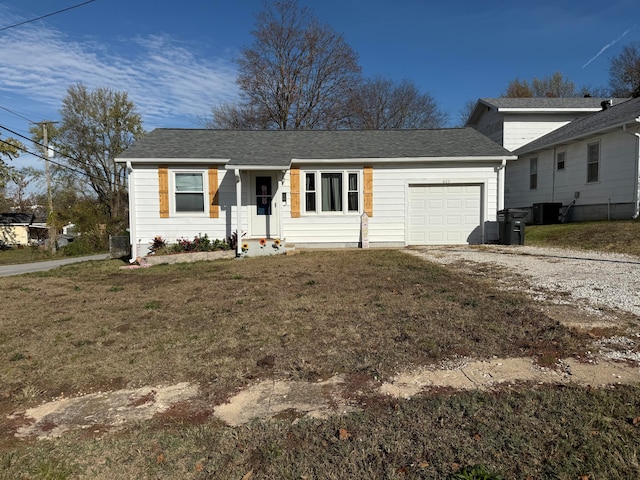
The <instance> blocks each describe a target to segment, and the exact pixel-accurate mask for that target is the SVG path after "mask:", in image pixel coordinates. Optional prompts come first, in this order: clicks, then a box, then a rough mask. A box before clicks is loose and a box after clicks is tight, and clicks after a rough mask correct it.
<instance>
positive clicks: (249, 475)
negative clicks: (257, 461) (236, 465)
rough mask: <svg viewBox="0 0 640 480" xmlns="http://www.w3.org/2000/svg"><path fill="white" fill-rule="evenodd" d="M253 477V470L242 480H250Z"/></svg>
mask: <svg viewBox="0 0 640 480" xmlns="http://www.w3.org/2000/svg"><path fill="white" fill-rule="evenodd" d="M251 477H253V469H251V470H249V471H248V472H247V473H245V474H244V477H242V480H249V479H250V478H251Z"/></svg>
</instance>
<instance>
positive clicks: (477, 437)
mask: <svg viewBox="0 0 640 480" xmlns="http://www.w3.org/2000/svg"><path fill="white" fill-rule="evenodd" d="M473 439H474V440H475V441H476V442H479V441H480V440H482V435H480V434H479V433H476V434H475V435H474V436H473Z"/></svg>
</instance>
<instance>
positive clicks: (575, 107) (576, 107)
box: [467, 97, 629, 125]
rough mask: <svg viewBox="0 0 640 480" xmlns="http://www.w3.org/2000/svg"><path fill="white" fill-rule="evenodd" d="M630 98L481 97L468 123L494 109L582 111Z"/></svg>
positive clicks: (473, 122) (534, 111) (595, 109)
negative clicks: (604, 103)
mask: <svg viewBox="0 0 640 480" xmlns="http://www.w3.org/2000/svg"><path fill="white" fill-rule="evenodd" d="M627 100H629V99H628V98H613V99H610V98H598V97H570V98H548V97H532V98H481V99H479V100H478V102H477V103H476V105H475V107H474V108H473V110H472V112H471V115H469V119H468V121H467V125H473V124H475V123H476V122H477V121H478V120H479V118H480V116H481V115H482V113H483V112H485V111H487V110H493V111H495V112H501V113H551V112H556V113H557V112H561V113H562V112H564V113H574V112H575V113H581V112H597V111H600V110H602V103H603V102H609V101H611V103H612V104H613V105H617V104H619V103H622V102H625V101H627Z"/></svg>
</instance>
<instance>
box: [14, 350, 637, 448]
mask: <svg viewBox="0 0 640 480" xmlns="http://www.w3.org/2000/svg"><path fill="white" fill-rule="evenodd" d="M522 382H528V383H533V384H540V385H542V384H577V385H590V386H592V387H594V388H595V387H602V386H606V385H612V384H631V383H638V382H640V369H639V368H638V367H637V366H635V365H630V364H627V363H620V362H612V361H601V362H599V363H585V362H579V361H577V360H576V359H571V358H570V359H566V360H562V361H560V362H559V363H558V365H556V367H555V368H544V367H540V366H538V365H537V364H536V363H535V361H534V360H533V359H531V358H504V359H491V360H486V361H471V360H459V361H458V362H457V365H450V366H449V368H444V367H442V368H439V369H436V368H425V367H422V368H417V369H408V370H406V371H404V372H401V373H399V374H398V375H396V376H395V377H394V378H392V379H390V381H388V382H384V383H381V384H380V383H376V382H374V381H373V380H368V381H365V382H363V383H362V384H361V385H360V388H359V389H358V390H355V391H354V390H352V387H353V384H352V383H351V382H348V381H346V380H345V376H344V375H338V376H334V377H332V378H330V379H328V380H325V381H319V382H300V381H282V380H264V381H261V382H258V383H256V384H254V385H252V386H250V387H249V388H247V389H244V390H242V391H240V392H239V393H237V394H236V395H235V396H233V397H232V398H231V399H230V400H229V402H227V403H224V404H222V405H216V406H214V405H210V406H206V407H204V408H200V410H199V412H197V415H195V416H194V412H195V410H196V409H194V407H193V405H194V404H200V405H202V400H201V399H198V398H197V397H198V387H197V386H196V385H193V384H189V383H180V384H176V385H172V386H157V387H144V388H139V389H134V390H117V391H113V392H101V393H94V394H89V395H84V396H81V397H75V398H61V399H57V400H54V401H52V402H48V403H45V404H43V405H40V406H38V407H35V408H30V409H28V410H26V411H23V412H17V413H14V414H12V415H11V416H10V417H9V420H10V423H11V425H12V426H13V429H14V432H15V435H16V436H17V437H22V438H27V437H30V438H34V437H35V438H38V439H51V438H57V437H60V436H61V435H63V434H64V433H65V432H67V431H69V430H84V431H86V432H88V433H89V434H93V435H99V434H102V433H104V432H105V431H109V430H114V429H118V428H122V427H125V426H127V425H132V424H135V422H140V421H145V420H151V419H152V418H154V417H156V418H162V419H165V420H166V419H172V420H187V421H189V423H193V422H194V421H195V420H194V418H195V417H201V418H202V419H204V420H206V419H208V418H209V417H210V416H211V415H213V416H215V417H216V418H218V419H219V420H221V421H223V422H225V423H226V424H228V425H231V426H238V425H243V424H246V423H249V422H250V421H251V420H253V419H254V418H258V419H269V418H289V419H292V420H295V419H297V418H301V417H304V416H309V417H312V418H327V417H328V416H329V415H331V414H344V413H348V412H353V411H356V410H358V409H360V408H361V404H362V398H365V397H370V396H371V395H384V396H391V397H394V398H405V399H406V398H411V397H413V396H414V395H418V394H420V393H421V392H424V391H428V390H433V389H440V388H449V389H455V390H473V389H479V390H487V389H495V388H501V387H504V386H512V385H514V384H518V383H522ZM358 397H360V399H359V401H357V402H354V401H353V400H354V399H355V398H358Z"/></svg>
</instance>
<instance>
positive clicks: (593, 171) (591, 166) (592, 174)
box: [587, 142, 600, 183]
mask: <svg viewBox="0 0 640 480" xmlns="http://www.w3.org/2000/svg"><path fill="white" fill-rule="evenodd" d="M599 168H600V142H597V143H590V144H589V145H587V183H590V182H597V181H598V175H599Z"/></svg>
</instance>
